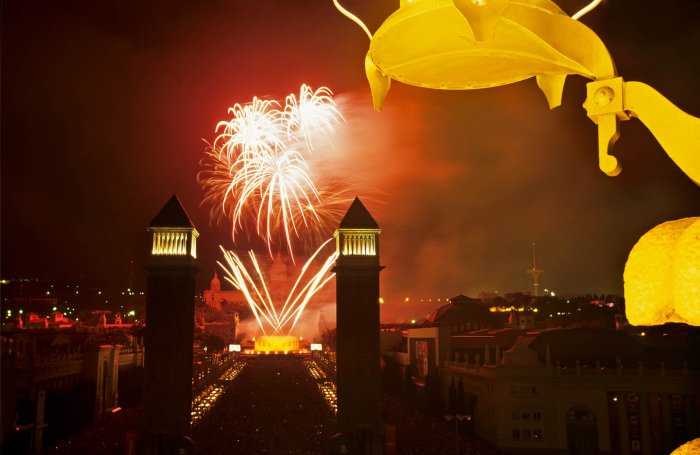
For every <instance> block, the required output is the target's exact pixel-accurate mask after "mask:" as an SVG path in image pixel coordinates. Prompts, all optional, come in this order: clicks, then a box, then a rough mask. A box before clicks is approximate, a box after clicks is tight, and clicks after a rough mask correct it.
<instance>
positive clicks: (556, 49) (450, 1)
mask: <svg viewBox="0 0 700 455" xmlns="http://www.w3.org/2000/svg"><path fill="white" fill-rule="evenodd" d="M333 1H334V3H335V4H336V7H338V9H339V10H340V11H341V12H343V14H345V15H346V16H348V17H349V18H351V19H352V20H353V21H355V22H357V23H358V24H360V25H361V26H362V27H363V29H364V30H365V33H367V35H368V36H369V37H370V40H371V41H370V47H369V52H368V53H367V56H366V58H365V70H366V73H367V79H368V80H369V84H370V88H371V90H372V98H373V102H374V107H375V109H377V110H381V108H382V105H383V103H384V99H385V97H386V95H387V92H388V91H389V87H390V83H391V79H395V80H397V81H400V82H404V83H406V84H411V85H417V86H421V87H428V88H436V89H447V90H470V89H478V88H488V87H496V86H500V85H505V84H510V83H513V82H518V81H521V80H523V79H527V78H530V77H535V78H536V79H537V84H538V86H539V87H540V89H541V90H542V91H543V92H544V94H545V96H546V97H547V101H548V102H549V106H550V108H555V107H557V106H559V105H560V104H561V97H562V91H563V88H564V81H565V79H566V76H567V75H570V74H577V75H580V76H583V77H586V78H589V79H592V80H593V82H590V83H589V84H588V94H587V95H588V96H587V98H586V101H585V103H584V107H585V108H586V110H587V112H588V116H589V117H590V118H591V120H593V122H595V123H596V124H597V125H598V155H599V166H600V169H601V170H602V171H603V172H605V173H606V174H608V175H611V176H614V175H617V174H619V173H620V170H621V167H620V165H619V163H618V161H617V159H616V158H615V157H614V156H612V155H610V153H609V152H610V149H611V147H612V145H613V144H614V142H615V141H616V140H617V138H618V137H619V129H618V121H619V120H629V118H630V117H637V118H639V119H640V120H641V121H642V122H643V123H644V124H645V125H646V126H647V128H649V130H650V131H651V132H652V133H653V134H654V136H656V138H657V140H658V141H659V143H660V144H661V146H662V147H663V148H664V150H666V152H667V153H668V155H669V156H670V157H671V159H673V161H674V162H675V163H676V164H677V165H678V166H679V167H680V168H681V169H682V170H683V172H685V173H686V174H687V175H688V176H689V177H690V178H691V179H692V180H693V181H694V182H695V183H696V184H699V185H700V119H698V118H695V117H693V116H690V115H688V114H686V113H685V112H683V111H681V110H680V109H678V108H677V107H676V106H674V105H673V104H672V103H671V102H670V101H668V100H667V99H666V98H664V97H663V96H662V95H661V94H659V93H658V92H657V91H655V90H654V89H653V88H651V87H649V86H648V85H646V84H643V83H641V82H625V81H624V80H623V79H622V78H621V77H619V76H618V75H617V73H616V70H615V65H614V64H613V60H612V57H611V56H610V54H609V53H608V50H607V49H606V48H605V45H604V44H603V42H602V41H601V40H600V38H599V37H598V36H597V35H596V34H595V33H594V32H593V31H592V30H591V29H589V28H588V27H586V26H585V25H583V24H582V23H581V22H579V21H578V20H577V19H578V17H580V16H581V15H582V13H584V11H583V10H582V11H581V12H579V13H578V14H576V15H574V17H576V19H574V18H573V17H569V16H568V15H567V14H566V13H564V12H563V11H562V10H561V9H560V8H559V7H558V6H557V5H556V4H554V3H553V2H552V1H550V0H413V1H410V0H401V6H400V8H399V9H398V10H397V11H396V12H394V14H392V15H391V16H389V17H388V18H387V19H386V20H385V21H384V23H383V24H382V25H381V26H380V27H379V29H378V30H377V31H376V32H375V33H374V35H373V36H372V34H371V33H370V32H369V30H367V28H366V27H365V26H364V24H362V22H361V21H360V20H359V19H357V18H356V17H355V16H353V15H352V14H350V13H349V12H348V11H346V10H344V9H343V8H342V7H341V6H340V5H339V4H338V2H337V0H333ZM599 1H600V0H596V1H594V2H593V3H592V4H591V5H589V7H587V8H584V10H589V9H591V6H593V5H594V4H596V3H599Z"/></svg>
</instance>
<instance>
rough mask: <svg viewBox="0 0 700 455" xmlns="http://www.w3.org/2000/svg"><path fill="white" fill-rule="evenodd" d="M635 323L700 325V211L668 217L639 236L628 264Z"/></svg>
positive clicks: (628, 311)
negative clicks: (670, 218) (687, 216)
mask: <svg viewBox="0 0 700 455" xmlns="http://www.w3.org/2000/svg"><path fill="white" fill-rule="evenodd" d="M624 278H625V300H626V314H627V319H628V320H629V322H630V323H631V324H633V325H658V324H664V323H666V322H685V323H687V324H691V325H700V217H695V218H683V219H681V220H676V221H668V222H666V223H662V224H660V225H658V226H656V227H655V228H653V229H652V230H650V231H649V232H647V233H646V234H644V235H643V236H642V238H640V239H639V242H637V244H636V245H635V246H634V248H632V251H631V252H630V255H629V258H628V259H627V264H626V265H625V274H624Z"/></svg>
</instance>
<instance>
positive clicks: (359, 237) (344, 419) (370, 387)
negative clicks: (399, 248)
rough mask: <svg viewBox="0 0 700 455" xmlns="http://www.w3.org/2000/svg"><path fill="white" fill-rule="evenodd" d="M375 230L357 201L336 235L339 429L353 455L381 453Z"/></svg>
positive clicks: (377, 276)
mask: <svg viewBox="0 0 700 455" xmlns="http://www.w3.org/2000/svg"><path fill="white" fill-rule="evenodd" d="M379 232H380V230H379V226H378V225H377V222H376V221H375V220H374V219H373V218H372V215H370V213H369V212H368V211H367V209H366V208H365V206H364V205H362V202H360V199H359V198H355V200H354V201H353V203H352V205H350V208H349V209H348V212H347V213H346V214H345V217H344V218H343V220H342V221H341V222H340V226H339V227H338V229H337V230H336V231H335V239H336V248H337V252H338V259H337V261H336V265H335V269H334V271H335V273H336V299H337V300H336V301H337V306H336V311H337V388H338V429H339V430H340V432H341V433H343V434H344V435H345V436H346V438H347V439H349V440H350V441H352V443H353V444H354V445H355V446H356V448H357V451H354V452H352V453H361V454H373V455H374V454H380V453H382V433H381V429H382V421H381V416H380V411H379V399H380V377H379V361H380V360H379V272H380V271H381V270H382V268H383V267H382V266H381V265H379Z"/></svg>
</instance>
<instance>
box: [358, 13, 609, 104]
mask: <svg viewBox="0 0 700 455" xmlns="http://www.w3.org/2000/svg"><path fill="white" fill-rule="evenodd" d="M369 52H370V58H371V59H372V61H373V62H374V63H375V65H376V66H377V68H379V69H380V70H381V72H382V73H383V74H384V75H386V76H388V77H390V78H392V79H396V80H398V81H401V82H404V83H407V84H411V85H417V86H421V87H428V88H436V89H449V90H465V89H477V88H487V87H495V86H499V85H504V84H510V83H513V82H517V81H521V80H523V79H527V78H529V77H534V76H538V75H541V76H543V77H547V76H553V77H554V76H562V75H564V76H565V75H567V74H579V75H582V76H584V77H588V78H591V79H595V78H602V77H612V76H614V75H615V69H614V65H613V63H612V59H611V58H610V54H609V53H608V51H607V49H606V48H605V46H604V45H603V43H602V41H601V40H600V39H599V38H598V37H597V36H596V35H595V33H593V32H592V31H591V30H590V29H589V28H588V27H586V26H585V25H583V24H581V23H580V22H578V21H575V20H573V19H571V18H570V17H569V16H567V15H566V14H565V13H564V12H563V11H561V10H560V9H559V7H557V6H556V5H555V4H554V3H552V2H549V1H543V0H536V1H535V0H519V1H517V0H510V1H508V0H483V1H482V2H474V1H472V0H455V1H454V2H453V1H446V0H416V1H414V2H410V3H408V4H407V5H406V6H404V7H402V8H400V9H399V10H397V11H396V12H395V13H394V14H392V15H391V16H389V18H387V19H386V21H384V23H383V24H382V25H381V27H379V29H378V30H377V31H376V32H375V33H374V36H373V38H372V41H371V42H370V50H369ZM562 87H563V84H562Z"/></svg>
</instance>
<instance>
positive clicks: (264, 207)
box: [198, 84, 350, 352]
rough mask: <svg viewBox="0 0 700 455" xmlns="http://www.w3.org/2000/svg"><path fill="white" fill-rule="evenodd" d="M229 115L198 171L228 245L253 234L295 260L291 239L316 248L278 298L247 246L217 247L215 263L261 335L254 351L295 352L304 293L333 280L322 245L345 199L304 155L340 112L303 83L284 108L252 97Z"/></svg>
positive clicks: (324, 93) (330, 256) (324, 94)
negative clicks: (244, 252)
mask: <svg viewBox="0 0 700 455" xmlns="http://www.w3.org/2000/svg"><path fill="white" fill-rule="evenodd" d="M229 113H230V114H232V116H233V117H232V118H231V119H230V120H227V121H222V122H219V124H218V125H217V127H216V133H217V136H216V138H215V140H214V141H213V143H212V144H209V145H208V147H207V150H206V154H205V158H204V159H203V160H202V166H203V170H202V172H200V174H199V176H198V180H199V183H200V184H201V186H202V188H203V189H204V191H205V197H204V202H205V203H208V204H210V205H211V215H212V218H215V219H221V218H228V219H229V220H230V222H231V234H232V240H233V241H234V243H235V241H236V237H237V235H238V233H239V232H241V231H244V232H246V234H247V235H250V233H251V232H255V233H256V234H257V235H258V237H259V238H260V239H262V240H263V241H264V242H265V243H266V244H267V248H268V252H269V254H270V256H273V249H277V251H279V250H280V249H286V250H287V251H288V252H289V256H290V258H291V260H292V262H294V263H295V259H294V245H296V244H297V243H301V244H303V245H305V246H307V247H308V246H309V245H313V246H314V247H315V246H317V245H319V244H321V246H320V247H318V248H317V249H316V251H315V252H314V253H313V254H312V255H311V257H310V258H309V260H308V261H307V262H306V263H305V264H304V265H303V267H301V270H300V272H299V275H298V277H297V279H296V282H295V283H294V286H293V287H292V289H291V291H289V293H288V294H287V295H286V297H281V298H280V297H278V296H279V295H280V294H281V292H280V290H279V289H273V291H275V292H274V294H272V293H271V292H270V289H269V283H266V280H265V277H264V275H263V273H262V270H261V267H260V264H259V261H258V259H257V258H256V255H255V253H254V252H253V251H249V252H248V257H247V258H245V260H243V259H241V257H239V255H238V254H236V253H235V252H233V251H229V250H226V249H224V248H223V247H220V248H221V252H222V253H223V256H224V262H225V263H222V262H219V266H220V267H221V268H222V269H223V271H224V277H225V279H226V280H227V281H228V282H229V283H231V284H232V285H233V286H235V288H236V289H239V290H240V291H241V292H242V294H243V295H244V297H245V299H246V301H247V303H248V305H249V307H250V309H251V311H252V313H253V316H254V317H255V320H256V321H257V323H258V326H259V327H260V330H261V331H262V333H263V335H262V336H261V337H258V338H257V339H256V340H255V351H256V352H293V351H299V350H300V343H299V339H298V338H297V337H296V336H293V335H292V332H293V330H294V327H295V326H296V324H297V322H298V321H299V318H300V316H301V315H302V313H303V312H304V309H305V308H306V306H307V305H308V303H309V301H310V300H311V298H312V297H313V296H314V295H315V294H316V293H317V292H318V291H319V290H320V289H321V288H322V287H323V286H324V285H325V284H326V283H327V282H328V281H330V279H331V278H333V273H332V272H331V271H330V269H331V267H332V265H333V263H334V261H335V258H336V254H335V252H328V251H327V249H325V247H326V246H327V245H328V244H329V243H330V240H325V239H327V238H328V237H329V236H330V228H329V226H331V225H333V224H334V222H335V221H336V220H337V218H338V217H339V216H340V215H341V214H342V208H343V207H345V206H346V205H347V204H348V203H349V200H350V199H349V198H348V197H345V196H344V195H345V194H346V188H344V187H342V185H340V184H339V183H338V182H337V181H330V180H328V179H327V180H322V179H320V178H318V177H317V176H315V175H313V174H312V172H311V169H310V167H309V165H308V163H307V161H306V159H305V156H306V155H307V154H310V153H311V152H312V151H314V139H315V138H320V137H325V136H328V135H330V134H332V133H333V132H334V130H335V127H336V126H337V125H338V124H339V123H340V122H341V120H342V119H343V117H342V115H341V114H340V112H339V111H338V109H337V108H336V104H335V101H334V100H333V98H332V92H331V91H330V90H329V89H328V88H326V87H321V88H320V89H317V90H313V89H312V88H311V87H309V86H308V85H306V84H304V85H302V86H301V89H300V91H299V93H298V95H297V94H291V95H289V96H287V97H286V98H285V101H284V106H283V107H282V104H281V103H279V102H277V101H274V100H262V99H260V98H257V97H254V98H253V100H252V102H250V103H248V104H245V105H241V104H235V105H234V106H233V107H232V108H230V109H229ZM246 228H247V229H246ZM323 240H325V242H323ZM323 251H326V252H325V253H324V254H322V252H323ZM324 258H325V259H324ZM278 260H279V257H278Z"/></svg>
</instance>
